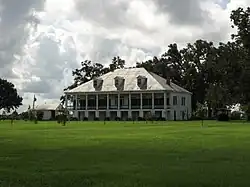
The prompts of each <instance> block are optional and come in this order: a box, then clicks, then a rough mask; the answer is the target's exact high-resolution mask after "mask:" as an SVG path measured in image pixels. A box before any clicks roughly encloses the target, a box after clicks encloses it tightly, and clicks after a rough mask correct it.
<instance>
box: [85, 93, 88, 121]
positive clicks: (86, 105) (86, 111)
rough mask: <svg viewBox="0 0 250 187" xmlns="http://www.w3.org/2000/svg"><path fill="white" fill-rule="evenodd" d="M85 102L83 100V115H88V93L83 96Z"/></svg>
mask: <svg viewBox="0 0 250 187" xmlns="http://www.w3.org/2000/svg"><path fill="white" fill-rule="evenodd" d="M85 99H86V102H85V117H86V118H88V117H89V112H88V95H87V94H86V96H85Z"/></svg>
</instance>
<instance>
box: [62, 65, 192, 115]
mask: <svg viewBox="0 0 250 187" xmlns="http://www.w3.org/2000/svg"><path fill="white" fill-rule="evenodd" d="M65 94H66V98H67V99H66V107H67V109H68V110H69V111H72V112H73V113H74V117H76V118H78V119H79V120H83V119H88V120H94V119H96V118H98V119H100V120H104V119H105V118H109V119H110V120H115V119H117V118H120V119H121V120H128V119H138V118H147V117H148V116H154V117H156V118H161V119H164V120H165V119H166V120H187V119H188V118H190V117H191V110H192V109H191V96H192V93H190V92H189V91H187V90H186V89H184V88H182V87H180V86H178V85H176V84H174V83H172V82H171V81H170V79H164V78H162V77H160V76H158V75H156V74H154V73H151V72H148V71H146V70H145V69H144V68H128V69H117V70H115V71H114V72H109V73H107V74H105V75H103V76H101V77H98V78H95V79H94V80H91V81H88V82H86V83H84V84H82V85H80V86H78V87H76V88H74V89H72V90H69V91H66V92H65Z"/></svg>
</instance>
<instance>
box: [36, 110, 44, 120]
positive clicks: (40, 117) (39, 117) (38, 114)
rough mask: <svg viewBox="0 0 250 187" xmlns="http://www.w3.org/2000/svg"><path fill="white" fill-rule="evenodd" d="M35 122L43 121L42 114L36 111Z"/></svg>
mask: <svg viewBox="0 0 250 187" xmlns="http://www.w3.org/2000/svg"><path fill="white" fill-rule="evenodd" d="M36 115H37V120H38V121H42V120H43V112H42V111H37V114H36Z"/></svg>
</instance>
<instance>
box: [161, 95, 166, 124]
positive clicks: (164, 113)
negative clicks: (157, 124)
mask: <svg viewBox="0 0 250 187" xmlns="http://www.w3.org/2000/svg"><path fill="white" fill-rule="evenodd" d="M162 117H163V118H165V119H167V93H166V92H164V111H163V115H162Z"/></svg>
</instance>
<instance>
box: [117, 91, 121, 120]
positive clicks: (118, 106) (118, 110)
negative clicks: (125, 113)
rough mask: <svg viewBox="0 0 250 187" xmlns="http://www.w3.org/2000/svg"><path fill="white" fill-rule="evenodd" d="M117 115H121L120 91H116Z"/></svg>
mask: <svg viewBox="0 0 250 187" xmlns="http://www.w3.org/2000/svg"><path fill="white" fill-rule="evenodd" d="M117 104H118V105H117V117H119V118H120V117H121V111H120V93H118V103H117Z"/></svg>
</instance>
